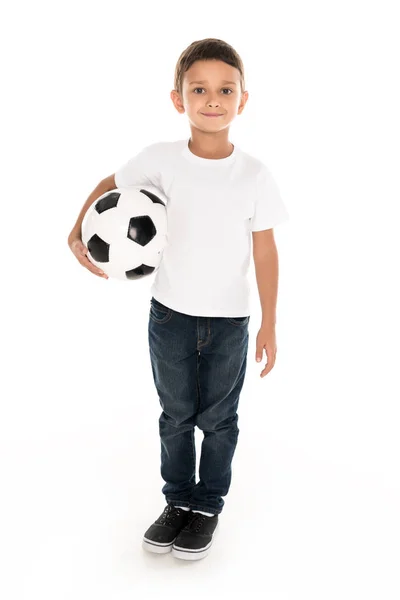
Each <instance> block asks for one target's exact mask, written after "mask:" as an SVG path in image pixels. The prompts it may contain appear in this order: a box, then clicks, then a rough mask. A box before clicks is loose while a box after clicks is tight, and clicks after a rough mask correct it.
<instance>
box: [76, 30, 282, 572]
mask: <svg viewBox="0 0 400 600" xmlns="http://www.w3.org/2000/svg"><path fill="white" fill-rule="evenodd" d="M174 83H175V89H174V90H172V92H171V99H172V102H173V104H174V106H175V108H176V110H177V111H178V112H179V113H181V114H183V113H185V112H186V113H187V116H188V118H189V123H190V129H191V137H190V138H189V139H184V140H179V141H175V142H160V143H156V144H151V145H150V146H147V147H146V148H144V149H143V150H142V151H141V152H140V153H139V154H138V155H136V156H134V157H133V158H131V159H130V160H129V161H128V162H127V163H126V164H124V165H123V166H121V168H120V169H119V170H118V171H117V172H116V173H115V174H114V175H111V176H110V177H108V178H106V179H104V180H103V181H102V182H101V183H100V184H99V185H98V186H97V188H96V189H95V190H94V191H93V192H92V194H91V196H89V198H88V200H87V202H86V204H85V205H84V207H83V208H82V211H81V213H80V215H79V217H78V220H77V223H76V224H75V226H74V229H73V230H72V232H71V234H70V236H69V244H70V247H71V249H72V250H73V252H74V253H75V255H76V257H77V258H78V260H79V262H80V263H81V264H82V265H84V266H86V267H87V268H88V269H89V270H91V271H92V272H94V273H96V274H98V275H99V276H105V277H107V276H106V275H105V274H103V273H102V272H101V271H100V270H99V269H97V267H95V266H94V265H92V264H91V263H90V261H88V259H87V257H86V252H87V248H85V247H84V246H83V244H82V241H81V236H80V226H81V223H82V220H83V216H84V214H85V212H86V211H87V209H88V208H89V206H90V205H91V203H92V202H94V200H95V199H96V198H98V197H99V196H100V195H101V194H103V193H104V192H105V191H107V190H112V189H115V188H124V187H129V186H145V185H146V184H152V185H155V186H157V187H159V188H160V189H162V190H163V191H164V192H165V195H166V196H167V198H168V206H167V210H168V243H167V245H166V247H165V248H164V251H163V258H162V261H161V263H160V266H159V269H158V271H157V273H156V277H155V279H154V282H153V285H152V287H151V293H152V297H151V301H150V313H149V324H148V339H149V348H150V357H151V367H152V372H153V377H154V382H155V385H156V388H157V392H158V395H159V400H160V404H161V407H162V409H163V411H162V413H161V416H160V419H159V432H160V440H161V475H162V477H163V479H164V481H165V485H164V486H163V488H162V492H163V493H164V495H165V498H166V502H167V505H166V507H165V509H164V511H163V513H162V514H161V515H160V517H158V519H157V520H156V521H154V523H153V524H152V525H151V526H150V527H149V528H148V529H147V531H146V532H145V534H144V539H143V547H144V548H145V549H146V550H149V551H151V552H156V553H166V552H169V551H172V555H173V556H175V557H177V558H182V559H185V560H197V559H200V558H203V557H205V556H207V554H208V553H209V551H210V548H211V545H212V541H213V534H214V532H215V529H216V527H217V525H218V516H219V514H220V513H221V512H222V508H223V506H224V500H223V499H222V496H226V495H227V493H228V490H229V487H230V483H231V474H232V473H231V463H232V458H233V455H234V451H235V447H236V444H237V438H238V433H239V429H238V425H237V422H238V415H237V408H238V401H239V395H240V392H241V389H242V386H243V383H244V377H245V372H246V364H247V350H248V337H249V334H248V324H249V320H250V316H249V287H248V282H247V278H246V276H247V270H248V266H249V261H250V239H251V238H250V232H251V233H252V238H253V259H254V263H255V270H256V277H257V285H258V290H259V294H260V301H261V305H262V323H261V328H260V330H259V332H258V335H257V341H256V359H257V360H261V359H262V353H263V349H265V351H266V354H267V359H268V363H267V365H266V367H265V369H264V370H263V371H262V373H261V377H264V376H265V375H266V374H267V373H268V372H269V371H270V370H271V369H272V367H273V366H274V363H275V355H276V340H275V309H276V298H277V281H278V257H277V250H276V246H275V242H274V238H273V227H274V226H276V225H277V224H278V223H281V222H282V221H285V220H286V219H287V218H288V213H287V210H286V208H285V206H284V204H283V202H282V200H281V198H280V195H279V191H278V188H277V186H276V184H275V182H274V180H273V178H272V176H271V174H270V173H269V171H268V169H267V167H266V166H265V165H264V164H263V163H262V162H261V161H259V160H258V159H256V158H254V157H252V156H250V155H249V154H247V153H245V152H243V151H241V150H240V149H239V148H237V147H236V146H234V145H233V144H232V143H231V142H230V141H229V140H228V133H229V126H230V124H231V122H232V121H233V119H234V118H235V117H236V115H237V114H238V115H239V114H241V113H242V111H243V109H244V106H245V104H246V102H247V99H248V92H246V91H244V74H243V64H242V61H241V59H240V57H239V56H238V54H237V53H236V52H235V50H234V49H233V48H232V47H231V46H230V45H229V44H227V43H225V42H223V41H222V40H218V39H213V38H207V39H205V40H200V41H197V42H193V43H192V44H191V45H190V46H189V47H188V48H186V50H184V52H182V54H181V56H180V58H179V60H178V63H177V65H176V70H175V81H174ZM196 425H197V426H198V427H199V428H200V429H202V430H203V433H204V438H203V442H202V446H201V457H200V468H199V481H198V482H197V483H196V475H195V465H196V458H195V457H196V455H195V443H194V427H195V426H196Z"/></svg>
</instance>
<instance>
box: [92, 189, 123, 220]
mask: <svg viewBox="0 0 400 600" xmlns="http://www.w3.org/2000/svg"><path fill="white" fill-rule="evenodd" d="M120 195H121V192H110V193H109V194H107V195H106V196H103V198H100V200H98V201H97V202H96V204H95V205H94V207H95V209H96V211H97V212H98V213H99V215H101V213H102V212H104V211H105V210H109V209H110V208H115V207H116V206H117V204H118V200H119V197H120Z"/></svg>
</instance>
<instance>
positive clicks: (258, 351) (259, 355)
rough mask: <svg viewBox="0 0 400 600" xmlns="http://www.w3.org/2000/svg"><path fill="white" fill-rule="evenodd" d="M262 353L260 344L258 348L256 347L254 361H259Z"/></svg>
mask: <svg viewBox="0 0 400 600" xmlns="http://www.w3.org/2000/svg"><path fill="white" fill-rule="evenodd" d="M262 353H263V347H262V346H261V347H260V348H257V349H256V361H257V362H260V361H261V359H262Z"/></svg>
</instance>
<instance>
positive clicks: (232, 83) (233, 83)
mask: <svg viewBox="0 0 400 600" xmlns="http://www.w3.org/2000/svg"><path fill="white" fill-rule="evenodd" d="M192 83H208V82H207V79H204V80H203V81H191V82H190V83H189V85H192ZM222 83H230V84H231V85H236V83H235V82H234V81H226V79H224V80H223V81H222Z"/></svg>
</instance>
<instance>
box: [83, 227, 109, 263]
mask: <svg viewBox="0 0 400 600" xmlns="http://www.w3.org/2000/svg"><path fill="white" fill-rule="evenodd" d="M87 247H88V250H89V252H90V254H91V255H92V256H93V258H94V260H95V261H96V262H104V263H105V262H109V260H110V244H107V242H105V241H104V240H102V239H101V237H99V236H98V235H97V233H95V234H94V235H93V236H92V237H91V238H90V240H89V241H88V243H87Z"/></svg>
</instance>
